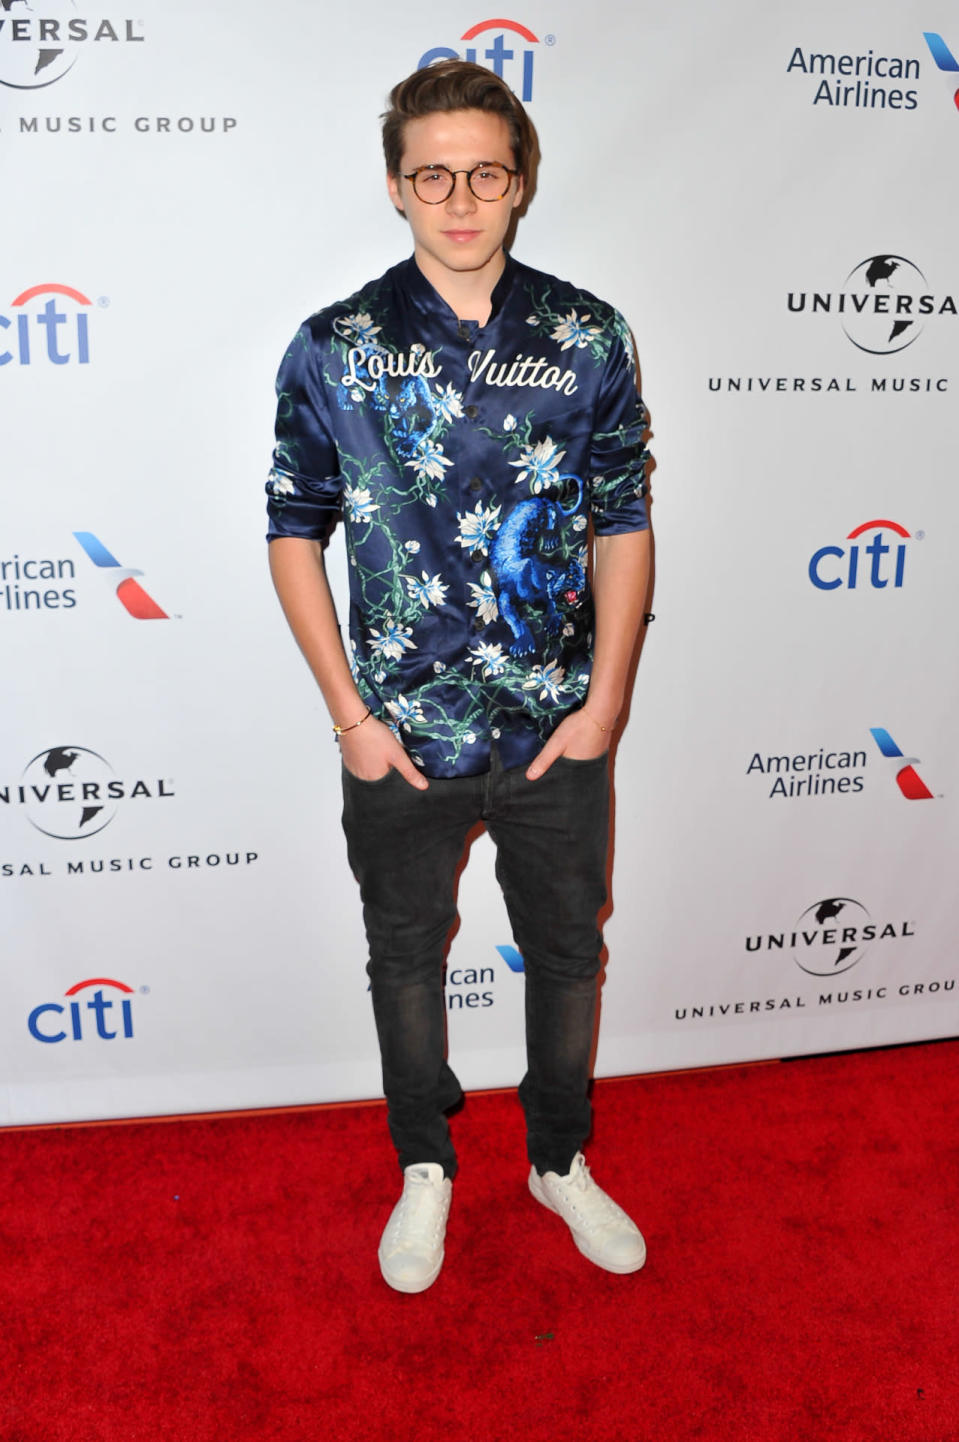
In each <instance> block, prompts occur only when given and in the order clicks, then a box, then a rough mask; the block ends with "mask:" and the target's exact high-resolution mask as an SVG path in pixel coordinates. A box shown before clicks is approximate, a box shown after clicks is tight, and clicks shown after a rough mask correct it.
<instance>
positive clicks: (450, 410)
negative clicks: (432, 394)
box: [435, 384, 463, 421]
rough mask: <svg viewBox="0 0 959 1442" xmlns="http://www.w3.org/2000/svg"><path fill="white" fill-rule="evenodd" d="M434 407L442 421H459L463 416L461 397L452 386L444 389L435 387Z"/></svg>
mask: <svg viewBox="0 0 959 1442" xmlns="http://www.w3.org/2000/svg"><path fill="white" fill-rule="evenodd" d="M435 407H436V410H437V412H438V414H439V415H441V416H442V417H443V420H444V421H456V420H459V418H460V416H461V415H462V414H463V397H462V395H461V394H460V392H459V391H458V390H457V389H456V388H455V386H453V385H452V384H451V385H448V386H447V387H446V388H445V389H444V388H443V387H442V386H437V387H436V401H435Z"/></svg>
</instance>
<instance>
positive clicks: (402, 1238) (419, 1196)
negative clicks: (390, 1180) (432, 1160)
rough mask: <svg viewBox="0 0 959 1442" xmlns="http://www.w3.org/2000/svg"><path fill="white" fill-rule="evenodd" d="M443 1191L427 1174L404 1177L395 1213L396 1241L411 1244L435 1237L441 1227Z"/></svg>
mask: <svg viewBox="0 0 959 1442" xmlns="http://www.w3.org/2000/svg"><path fill="white" fill-rule="evenodd" d="M442 1216H443V1194H442V1192H440V1191H439V1190H437V1189H436V1188H435V1187H434V1186H433V1185H432V1183H431V1182H430V1180H429V1178H428V1177H418V1176H417V1175H416V1174H415V1173H413V1174H412V1175H410V1176H408V1177H407V1178H406V1185H405V1186H404V1188H403V1195H402V1196H401V1198H400V1208H399V1215H398V1216H397V1219H396V1221H397V1226H396V1233H397V1242H398V1243H402V1244H404V1245H415V1244H416V1243H417V1242H428V1241H431V1240H433V1239H435V1237H436V1235H437V1233H438V1232H439V1230H440V1227H441V1226H442Z"/></svg>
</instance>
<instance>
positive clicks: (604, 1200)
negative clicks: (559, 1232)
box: [561, 1161, 626, 1228]
mask: <svg viewBox="0 0 959 1442" xmlns="http://www.w3.org/2000/svg"><path fill="white" fill-rule="evenodd" d="M577 1194H578V1195H577ZM561 1196H562V1197H563V1199H564V1200H565V1201H566V1203H567V1205H568V1206H569V1207H571V1208H572V1210H573V1211H574V1212H575V1213H576V1216H577V1217H578V1218H580V1219H581V1220H582V1222H583V1223H584V1224H585V1226H587V1227H590V1228H591V1227H601V1226H604V1225H605V1224H606V1223H607V1222H613V1221H620V1220H622V1219H623V1218H625V1216H626V1213H625V1212H624V1211H623V1209H622V1207H620V1206H619V1205H618V1204H617V1203H616V1202H614V1201H613V1199H612V1197H610V1196H607V1194H606V1193H605V1192H604V1191H603V1189H602V1187H601V1186H600V1185H599V1183H598V1182H594V1181H593V1179H592V1177H591V1176H590V1172H589V1166H588V1164H587V1163H586V1162H584V1161H582V1162H580V1163H579V1165H578V1166H577V1168H576V1170H575V1171H574V1173H573V1176H572V1180H571V1181H570V1182H569V1183H568V1184H567V1185H566V1186H565V1187H564V1188H563V1189H562V1192H561Z"/></svg>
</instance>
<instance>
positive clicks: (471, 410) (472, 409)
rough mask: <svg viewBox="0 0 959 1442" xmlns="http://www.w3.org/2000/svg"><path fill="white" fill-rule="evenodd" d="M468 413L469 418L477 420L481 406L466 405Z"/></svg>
mask: <svg viewBox="0 0 959 1442" xmlns="http://www.w3.org/2000/svg"><path fill="white" fill-rule="evenodd" d="M466 414H467V415H468V416H469V418H470V420H471V421H475V420H476V417H477V416H478V415H479V407H478V406H467V407H466Z"/></svg>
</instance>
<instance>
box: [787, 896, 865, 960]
mask: <svg viewBox="0 0 959 1442" xmlns="http://www.w3.org/2000/svg"><path fill="white" fill-rule="evenodd" d="M869 920H870V918H869V912H868V911H867V910H866V908H865V907H864V906H863V905H862V904H861V902H858V901H853V899H852V897H850V896H829V897H825V898H824V899H823V900H822V901H816V902H814V903H813V905H812V906H807V908H806V910H805V911H804V912H803V914H802V916H801V917H800V918H799V920H798V921H797V922H796V929H795V931H794V932H793V937H792V952H793V960H794V961H795V963H796V965H797V966H798V967H800V968H801V969H802V970H803V971H804V972H806V973H807V975H809V976H839V974H840V973H841V972H843V971H849V969H850V967H853V966H855V965H856V962H857V961H861V960H862V958H863V956H864V955H865V951H866V947H867V945H868V942H869V941H870V940H871V939H872V938H873V937H874V936H875V928H870V931H869V935H868V936H867V937H864V936H863V928H864V927H866V926H868V925H869Z"/></svg>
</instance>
